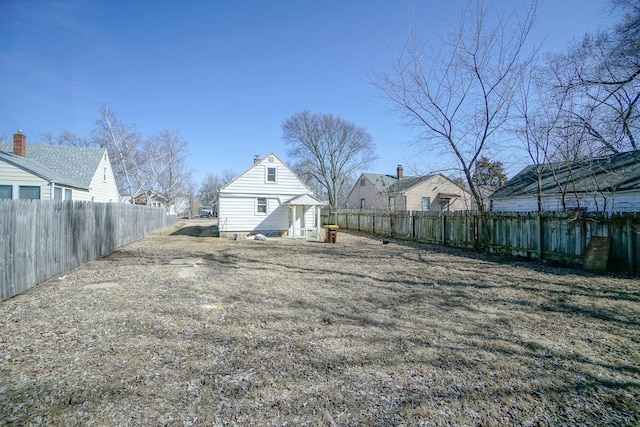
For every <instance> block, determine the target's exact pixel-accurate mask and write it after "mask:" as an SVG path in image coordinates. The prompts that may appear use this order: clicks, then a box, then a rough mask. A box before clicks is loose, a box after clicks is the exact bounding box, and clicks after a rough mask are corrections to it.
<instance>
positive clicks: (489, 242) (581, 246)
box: [321, 209, 640, 272]
mask: <svg viewBox="0 0 640 427" xmlns="http://www.w3.org/2000/svg"><path fill="white" fill-rule="evenodd" d="M321 221H322V223H323V224H337V225H338V226H340V228H343V229H348V230H357V231H363V232H367V233H373V234H378V235H381V236H389V237H394V238H398V239H405V240H411V241H416V242H424V243H433V244H439V245H447V246H455V247H461V248H475V249H480V250H485V251H488V252H494V253H499V254H504V255H513V256H523V257H527V258H535V259H540V260H554V261H563V262H568V263H574V264H576V263H582V260H583V256H584V254H585V251H586V249H587V247H588V245H589V242H590V241H591V238H592V237H595V236H601V237H608V238H610V239H611V248H610V251H609V263H608V266H609V268H610V269H612V270H621V271H629V272H639V271H640V270H639V269H638V265H639V264H640V214H633V213H631V214H620V215H618V214H616V215H612V216H608V215H606V214H587V213H576V212H531V213H507V212H474V211H457V212H422V211H420V212H393V213H390V212H388V211H379V210H363V209H340V210H334V211H331V212H330V211H329V210H328V209H323V210H322V213H321Z"/></svg>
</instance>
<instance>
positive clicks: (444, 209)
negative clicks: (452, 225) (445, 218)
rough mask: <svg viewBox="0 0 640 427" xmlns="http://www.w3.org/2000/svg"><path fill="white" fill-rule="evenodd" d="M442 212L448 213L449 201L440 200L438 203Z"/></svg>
mask: <svg viewBox="0 0 640 427" xmlns="http://www.w3.org/2000/svg"><path fill="white" fill-rule="evenodd" d="M440 207H441V208H442V209H441V210H442V212H449V199H442V201H441V202H440Z"/></svg>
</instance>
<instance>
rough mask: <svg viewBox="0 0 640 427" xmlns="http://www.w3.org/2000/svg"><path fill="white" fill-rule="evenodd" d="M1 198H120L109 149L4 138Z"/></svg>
mask: <svg viewBox="0 0 640 427" xmlns="http://www.w3.org/2000/svg"><path fill="white" fill-rule="evenodd" d="M0 199H40V200H47V199H58V200H85V201H94V202H118V201H119V195H118V187H117V185H116V180H115V177H114V175H113V169H112V168H111V162H110V161H109V155H108V154H107V150H106V149H102V148H92V147H71V146H61V145H41V144H29V145H27V138H26V136H25V135H24V134H22V132H21V131H18V132H17V133H16V134H14V135H13V144H11V143H10V142H0Z"/></svg>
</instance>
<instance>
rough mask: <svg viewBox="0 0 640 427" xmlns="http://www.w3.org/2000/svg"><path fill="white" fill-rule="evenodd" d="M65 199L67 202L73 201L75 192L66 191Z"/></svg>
mask: <svg viewBox="0 0 640 427" xmlns="http://www.w3.org/2000/svg"><path fill="white" fill-rule="evenodd" d="M64 199H65V200H73V192H72V191H71V189H70V188H65V189H64Z"/></svg>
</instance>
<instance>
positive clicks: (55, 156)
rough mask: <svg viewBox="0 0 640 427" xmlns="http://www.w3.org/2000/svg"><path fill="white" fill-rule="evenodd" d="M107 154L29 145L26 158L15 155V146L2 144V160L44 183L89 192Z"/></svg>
mask: <svg viewBox="0 0 640 427" xmlns="http://www.w3.org/2000/svg"><path fill="white" fill-rule="evenodd" d="M104 152H105V150H104V149H102V148H94V147H72V146H64V145H43V144H29V143H27V148H26V157H20V156H16V155H14V154H13V143H11V142H0V158H1V159H2V160H4V161H6V162H8V163H11V164H14V165H15V166H17V167H19V168H21V169H25V170H27V171H29V172H31V173H33V174H35V175H38V176H40V177H42V178H44V179H47V180H50V181H54V182H56V183H59V184H63V185H69V186H73V187H78V188H89V186H90V184H91V180H92V179H93V176H94V174H95V173H96V170H97V169H98V166H99V164H100V161H101V160H102V156H103V154H104Z"/></svg>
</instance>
